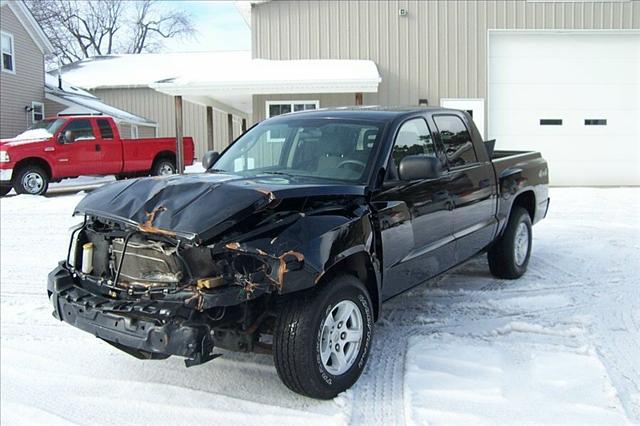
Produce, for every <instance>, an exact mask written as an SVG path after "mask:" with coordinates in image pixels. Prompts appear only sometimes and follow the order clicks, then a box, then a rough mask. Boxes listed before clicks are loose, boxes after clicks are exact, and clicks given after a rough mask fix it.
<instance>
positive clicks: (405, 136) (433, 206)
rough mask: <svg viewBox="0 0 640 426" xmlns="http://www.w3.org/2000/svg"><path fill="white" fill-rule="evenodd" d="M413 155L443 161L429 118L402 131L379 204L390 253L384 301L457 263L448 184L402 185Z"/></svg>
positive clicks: (386, 256)
mask: <svg viewBox="0 0 640 426" xmlns="http://www.w3.org/2000/svg"><path fill="white" fill-rule="evenodd" d="M407 155H430V156H437V152H436V148H435V144H434V141H433V138H432V137H431V132H430V131H429V128H428V126H427V123H426V121H425V120H424V119H423V118H414V119H410V120H409V121H406V122H405V123H404V124H402V126H401V127H400V129H399V131H398V134H397V136H396V141H395V144H394V147H393V151H392V155H391V158H390V159H389V165H388V170H389V172H388V175H387V179H386V182H385V188H386V189H385V190H384V191H382V192H381V193H379V194H378V195H376V196H375V197H374V199H373V204H374V207H375V208H376V210H377V214H378V217H379V222H380V227H381V235H382V246H383V250H384V257H383V264H384V271H385V279H384V285H383V289H382V294H383V299H388V298H389V297H392V296H394V295H396V294H398V293H400V292H402V291H403V290H406V289H407V288H410V287H413V286H415V285H417V284H420V283H421V282H423V281H425V280H427V279H429V278H431V277H433V276H435V275H437V274H439V273H440V272H442V271H444V270H446V269H448V268H449V267H451V266H452V264H453V262H454V243H453V236H452V229H453V228H452V226H453V221H452V210H451V208H452V203H451V195H450V194H449V192H448V190H447V186H448V185H447V183H446V180H447V179H448V178H447V177H446V176H443V177H440V178H437V179H427V180H420V181H411V182H408V181H401V180H399V176H398V166H399V164H400V161H401V160H402V158H404V157H405V156H407Z"/></svg>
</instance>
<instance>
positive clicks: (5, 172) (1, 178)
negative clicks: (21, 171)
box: [0, 169, 13, 183]
mask: <svg viewBox="0 0 640 426" xmlns="http://www.w3.org/2000/svg"><path fill="white" fill-rule="evenodd" d="M11 176H13V169H0V183H10V182H11Z"/></svg>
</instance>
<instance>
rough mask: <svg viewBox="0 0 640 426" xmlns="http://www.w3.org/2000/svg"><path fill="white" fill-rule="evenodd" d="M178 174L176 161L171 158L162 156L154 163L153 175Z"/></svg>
mask: <svg viewBox="0 0 640 426" xmlns="http://www.w3.org/2000/svg"><path fill="white" fill-rule="evenodd" d="M175 174H176V163H175V161H173V160H172V159H171V158H160V159H158V160H156V162H155V163H153V167H152V168H151V175H152V176H169V175H175Z"/></svg>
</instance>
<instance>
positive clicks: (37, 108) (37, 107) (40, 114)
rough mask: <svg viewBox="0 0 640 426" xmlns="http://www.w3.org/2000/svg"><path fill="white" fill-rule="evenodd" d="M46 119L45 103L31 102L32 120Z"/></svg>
mask: <svg viewBox="0 0 640 426" xmlns="http://www.w3.org/2000/svg"><path fill="white" fill-rule="evenodd" d="M42 119H44V104H43V103H42V102H35V101H34V102H31V122H32V123H35V122H36V121H41V120H42Z"/></svg>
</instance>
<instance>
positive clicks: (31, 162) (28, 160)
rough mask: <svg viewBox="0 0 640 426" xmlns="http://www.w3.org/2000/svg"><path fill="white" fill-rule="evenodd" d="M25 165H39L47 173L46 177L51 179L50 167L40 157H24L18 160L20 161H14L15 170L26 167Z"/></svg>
mask: <svg viewBox="0 0 640 426" xmlns="http://www.w3.org/2000/svg"><path fill="white" fill-rule="evenodd" d="M26 166H38V167H41V168H42V169H43V170H44V171H45V172H46V173H47V177H48V178H49V179H51V167H49V163H47V162H46V161H45V160H43V159H42V158H38V157H29V158H24V159H22V160H20V161H18V162H17V163H16V165H15V167H14V169H15V170H16V171H18V170H20V169H22V168H23V167H26ZM14 175H15V174H14Z"/></svg>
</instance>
